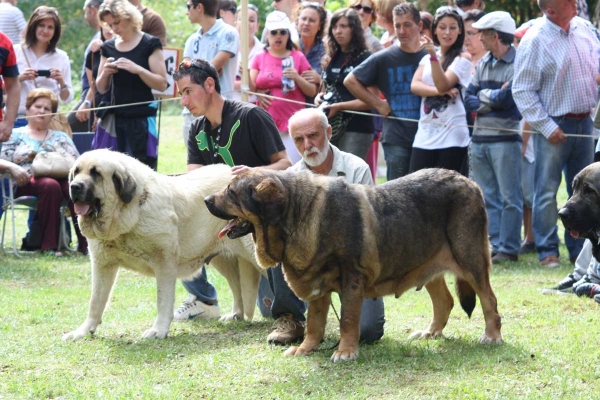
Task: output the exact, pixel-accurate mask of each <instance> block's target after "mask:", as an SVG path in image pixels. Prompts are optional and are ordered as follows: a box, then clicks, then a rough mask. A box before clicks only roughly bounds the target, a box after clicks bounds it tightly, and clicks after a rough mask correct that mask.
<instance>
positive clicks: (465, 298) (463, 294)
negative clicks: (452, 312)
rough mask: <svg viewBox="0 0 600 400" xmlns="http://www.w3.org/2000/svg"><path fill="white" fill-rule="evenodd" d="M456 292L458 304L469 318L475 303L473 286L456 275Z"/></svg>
mask: <svg viewBox="0 0 600 400" xmlns="http://www.w3.org/2000/svg"><path fill="white" fill-rule="evenodd" d="M455 286H456V294H457V295H458V300H459V301H460V306H461V307H462V309H463V310H464V311H465V312H466V313H467V315H468V316H469V318H471V314H472V313H473V310H474V309H475V304H477V297H476V294H475V289H473V286H471V285H470V284H469V282H467V281H466V280H464V279H462V278H459V277H458V276H457V277H456V285H455Z"/></svg>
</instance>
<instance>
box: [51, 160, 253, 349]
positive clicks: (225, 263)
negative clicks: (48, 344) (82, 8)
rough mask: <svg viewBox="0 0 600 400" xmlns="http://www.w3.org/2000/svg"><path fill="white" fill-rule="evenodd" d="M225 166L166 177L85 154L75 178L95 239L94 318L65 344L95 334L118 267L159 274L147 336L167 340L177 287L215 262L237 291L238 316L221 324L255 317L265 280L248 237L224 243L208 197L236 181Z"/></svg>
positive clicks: (74, 192)
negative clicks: (153, 317) (260, 284)
mask: <svg viewBox="0 0 600 400" xmlns="http://www.w3.org/2000/svg"><path fill="white" fill-rule="evenodd" d="M231 178H232V175H231V169H230V168H229V167H228V166H226V165H211V166H206V167H202V168H200V169H198V170H194V171H192V172H190V173H187V174H183V175H178V176H166V175H161V174H159V173H157V172H155V171H153V170H152V169H150V168H149V167H147V166H146V165H144V164H142V163H141V162H139V161H137V160H135V159H133V158H131V157H129V156H127V155H124V154H121V153H117V152H112V151H109V150H95V151H90V152H87V153H85V154H83V155H82V156H81V157H80V158H79V159H78V160H77V161H76V163H75V165H74V166H73V168H72V169H71V172H70V174H69V183H70V190H71V198H72V200H73V202H74V203H75V212H76V213H77V214H78V221H79V226H80V227H81V231H82V232H83V234H84V235H85V237H87V239H88V242H89V250H90V257H91V261H92V297H91V300H90V306H89V312H88V317H87V319H86V320H85V321H84V323H83V324H81V326H79V327H78V328H77V329H76V330H74V331H72V332H69V333H67V334H65V335H64V337H63V339H64V340H69V339H80V338H82V337H84V336H85V335H86V334H88V333H94V332H95V331H96V328H97V327H98V325H99V324H100V323H101V322H102V314H103V312H104V309H105V308H106V304H107V302H108V299H109V296H110V293H111V290H112V287H113V285H114V283H115V278H116V276H117V271H118V269H119V267H124V268H128V269H131V270H133V271H137V272H139V273H141V274H144V275H148V276H154V277H156V284H157V287H158V291H157V307H158V316H157V318H156V320H155V321H154V325H153V326H152V327H151V328H150V329H148V330H146V331H145V332H144V334H143V337H144V338H161V339H162V338H165V337H166V336H167V334H168V332H169V326H170V325H171V321H172V319H173V305H174V302H175V285H176V282H177V279H178V278H182V279H186V278H190V277H192V276H193V275H194V274H195V273H197V272H198V271H199V270H200V268H201V267H202V265H203V264H204V263H207V262H209V261H210V263H211V265H212V266H214V267H215V268H216V269H217V270H218V271H219V272H221V273H222V274H223V275H224V276H225V278H226V279H227V281H228V283H229V286H230V288H231V289H232V292H233V301H234V302H233V311H232V313H231V314H229V315H226V316H224V317H222V318H221V319H222V320H223V319H225V320H228V319H234V318H239V319H243V317H244V315H245V316H246V318H247V319H249V320H251V319H252V317H253V314H254V308H255V303H256V297H257V289H258V282H259V278H260V272H259V268H260V267H259V266H258V263H257V262H256V259H255V256H254V245H253V243H252V241H251V239H250V237H249V236H246V237H245V238H240V239H236V240H231V239H228V238H219V237H218V236H219V231H220V230H221V229H222V227H223V221H222V220H220V219H218V218H216V217H214V216H212V214H210V213H209V212H208V210H207V208H206V206H205V204H204V198H205V197H206V196H208V195H210V194H213V193H215V192H217V191H219V190H222V189H224V188H225V187H227V185H228V184H229V181H230V180H231Z"/></svg>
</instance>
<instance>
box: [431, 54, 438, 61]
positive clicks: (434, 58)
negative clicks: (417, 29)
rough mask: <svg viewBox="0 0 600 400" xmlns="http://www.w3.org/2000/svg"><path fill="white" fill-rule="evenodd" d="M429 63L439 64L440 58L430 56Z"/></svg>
mask: <svg viewBox="0 0 600 400" xmlns="http://www.w3.org/2000/svg"><path fill="white" fill-rule="evenodd" d="M429 61H431V62H437V61H439V60H438V58H437V56H436V55H433V56H429Z"/></svg>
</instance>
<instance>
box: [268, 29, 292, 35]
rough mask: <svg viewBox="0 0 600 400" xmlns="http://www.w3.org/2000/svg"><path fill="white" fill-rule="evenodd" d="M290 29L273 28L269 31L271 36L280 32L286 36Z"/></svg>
mask: <svg viewBox="0 0 600 400" xmlns="http://www.w3.org/2000/svg"><path fill="white" fill-rule="evenodd" d="M288 32H289V31H288V30H287V29H279V30H277V29H276V30H273V31H269V33H270V34H271V36H277V34H278V33H279V34H280V35H281V36H285V35H287V34H288Z"/></svg>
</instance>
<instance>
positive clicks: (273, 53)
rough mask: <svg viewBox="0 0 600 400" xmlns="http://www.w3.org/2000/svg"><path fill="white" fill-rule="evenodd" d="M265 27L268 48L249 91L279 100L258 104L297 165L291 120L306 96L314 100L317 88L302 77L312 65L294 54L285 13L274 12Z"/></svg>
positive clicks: (261, 100) (257, 63) (257, 61)
mask: <svg viewBox="0 0 600 400" xmlns="http://www.w3.org/2000/svg"><path fill="white" fill-rule="evenodd" d="M265 25H266V28H267V46H266V47H265V51H263V52H261V53H258V54H256V56H254V59H253V60H252V64H251V66H250V90H251V91H257V90H258V91H259V92H261V93H266V94H269V95H271V96H274V97H277V98H278V99H265V98H259V102H258V104H259V105H260V106H261V107H263V108H264V109H265V110H266V111H267V112H268V113H269V114H270V115H271V116H272V117H273V120H274V121H275V124H276V125H277V129H279V132H280V133H281V139H282V140H283V144H284V145H285V148H286V150H287V153H288V156H289V157H290V158H291V159H292V162H296V161H298V160H299V159H300V155H299V154H298V151H297V150H296V147H295V146H294V143H293V141H292V140H291V138H290V137H289V134H288V120H289V119H290V117H291V116H292V115H293V114H294V113H295V112H296V111H298V110H300V109H302V108H305V105H304V104H303V103H304V102H305V101H306V100H305V96H309V97H313V96H315V95H316V94H317V87H316V85H314V84H312V83H310V82H308V81H307V80H306V79H304V78H303V77H302V76H301V75H302V73H303V72H304V71H307V70H310V64H309V63H308V61H307V60H306V57H305V56H304V54H302V52H300V51H297V50H295V45H294V43H293V42H292V39H291V38H290V27H291V23H290V20H289V18H288V17H287V16H286V15H285V14H284V13H283V12H279V11H274V12H272V13H271V14H269V16H268V17H267V21H266V24H265ZM279 99H281V100H279ZM287 100H292V101H294V102H290V101H287Z"/></svg>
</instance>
